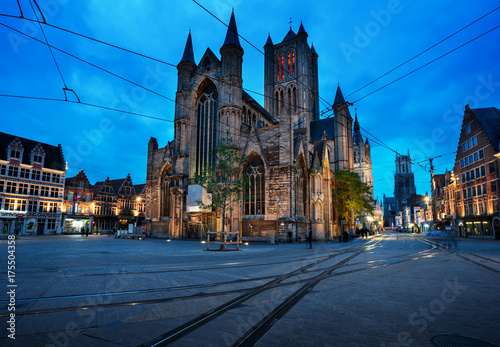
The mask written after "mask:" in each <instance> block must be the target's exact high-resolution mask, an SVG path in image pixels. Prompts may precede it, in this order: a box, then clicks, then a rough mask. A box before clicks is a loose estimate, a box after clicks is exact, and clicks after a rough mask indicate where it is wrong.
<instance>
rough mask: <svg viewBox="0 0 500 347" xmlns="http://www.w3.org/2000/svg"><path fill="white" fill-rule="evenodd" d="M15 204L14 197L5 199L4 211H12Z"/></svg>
mask: <svg viewBox="0 0 500 347" xmlns="http://www.w3.org/2000/svg"><path fill="white" fill-rule="evenodd" d="M15 206H16V199H5V203H4V207H3V208H4V210H6V211H14V208H15Z"/></svg>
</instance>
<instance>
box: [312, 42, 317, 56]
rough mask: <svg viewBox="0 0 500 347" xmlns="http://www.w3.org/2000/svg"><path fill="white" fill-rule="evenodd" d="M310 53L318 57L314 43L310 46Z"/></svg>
mask: <svg viewBox="0 0 500 347" xmlns="http://www.w3.org/2000/svg"><path fill="white" fill-rule="evenodd" d="M311 53H312V54H313V55H315V56H316V57H317V56H318V53H316V50H315V49H314V43H313V44H312V45H311Z"/></svg>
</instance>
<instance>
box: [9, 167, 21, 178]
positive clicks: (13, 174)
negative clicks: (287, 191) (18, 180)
mask: <svg viewBox="0 0 500 347" xmlns="http://www.w3.org/2000/svg"><path fill="white" fill-rule="evenodd" d="M18 174H19V168H17V167H15V166H9V176H11V177H17V175H18Z"/></svg>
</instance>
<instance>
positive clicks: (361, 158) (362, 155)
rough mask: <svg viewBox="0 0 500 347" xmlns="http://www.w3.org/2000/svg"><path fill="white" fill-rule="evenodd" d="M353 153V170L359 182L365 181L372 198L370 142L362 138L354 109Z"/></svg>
mask: <svg viewBox="0 0 500 347" xmlns="http://www.w3.org/2000/svg"><path fill="white" fill-rule="evenodd" d="M353 131H354V133H353V136H352V141H353V153H354V172H356V173H357V174H358V175H359V178H360V179H361V182H363V183H366V184H367V185H368V186H369V187H370V189H371V193H372V198H373V174H372V156H371V152H370V143H369V142H368V138H366V141H364V140H363V135H361V127H360V126H359V121H358V112H357V110H356V113H355V120H354V126H353Z"/></svg>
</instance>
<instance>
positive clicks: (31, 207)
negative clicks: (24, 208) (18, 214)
mask: <svg viewBox="0 0 500 347" xmlns="http://www.w3.org/2000/svg"><path fill="white" fill-rule="evenodd" d="M37 202H38V201H33V200H29V201H28V212H36V205H37Z"/></svg>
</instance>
